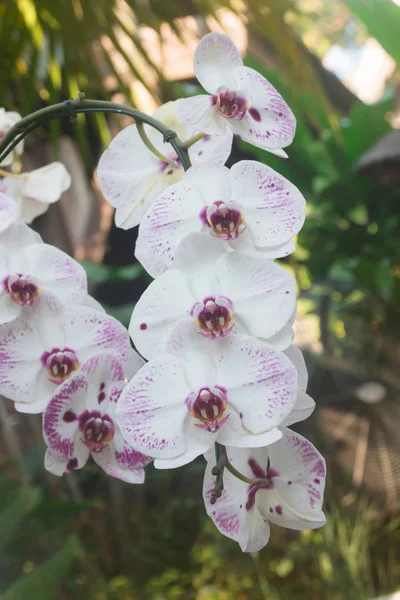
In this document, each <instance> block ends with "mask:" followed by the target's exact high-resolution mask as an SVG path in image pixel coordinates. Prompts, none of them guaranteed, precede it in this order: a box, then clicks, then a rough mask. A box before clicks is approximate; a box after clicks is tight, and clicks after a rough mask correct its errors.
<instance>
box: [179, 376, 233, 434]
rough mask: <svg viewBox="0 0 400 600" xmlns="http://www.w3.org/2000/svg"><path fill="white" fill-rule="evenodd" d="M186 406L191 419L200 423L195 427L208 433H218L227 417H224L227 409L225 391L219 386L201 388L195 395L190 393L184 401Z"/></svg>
mask: <svg viewBox="0 0 400 600" xmlns="http://www.w3.org/2000/svg"><path fill="white" fill-rule="evenodd" d="M186 406H187V407H188V410H189V412H190V414H191V415H192V417H194V418H195V419H198V420H199V421H200V423H195V426H196V427H200V429H204V430H205V431H209V432H210V433H215V432H216V431H218V429H220V428H221V427H222V425H223V424H224V423H225V422H226V420H227V419H228V417H229V415H225V416H224V413H225V411H226V409H227V407H228V399H227V395H226V390H224V389H223V388H221V387H219V386H214V387H212V388H208V387H204V388H201V390H200V391H199V392H198V393H197V394H196V392H192V393H191V394H190V395H189V397H188V398H187V399H186Z"/></svg>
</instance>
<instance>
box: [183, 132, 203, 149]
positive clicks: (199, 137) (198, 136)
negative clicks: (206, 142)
mask: <svg viewBox="0 0 400 600" xmlns="http://www.w3.org/2000/svg"><path fill="white" fill-rule="evenodd" d="M204 137H206V134H205V133H196V135H194V136H193V137H191V138H189V139H188V140H186V142H183V144H182V148H185V149H186V150H187V149H188V148H190V146H193V145H194V144H195V143H196V142H199V141H200V140H202V139H203V138H204Z"/></svg>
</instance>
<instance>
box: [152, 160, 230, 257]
mask: <svg viewBox="0 0 400 600" xmlns="http://www.w3.org/2000/svg"><path fill="white" fill-rule="evenodd" d="M229 193H230V182H229V171H228V169H226V168H225V167H223V166H220V165H209V164H199V165H196V166H194V167H191V168H190V169H189V170H188V171H187V172H186V174H185V176H184V178H183V179H182V181H180V182H179V183H177V184H175V185H173V186H171V187H169V188H168V190H166V191H165V192H164V193H163V194H161V195H160V196H159V197H158V198H157V200H156V201H155V202H154V203H153V204H152V206H151V207H150V208H149V210H148V212H147V213H146V215H145V217H144V219H143V220H142V222H141V224H140V236H141V238H142V240H143V243H144V244H145V245H146V247H147V249H148V250H149V252H151V253H152V254H153V255H154V256H155V257H156V258H157V260H160V261H162V262H163V264H165V265H166V266H168V265H170V264H171V262H172V260H173V258H174V255H175V252H176V248H177V246H178V244H179V242H180V241H181V240H182V239H183V238H184V237H185V236H186V235H188V234H189V233H192V232H201V231H202V230H203V229H208V230H209V229H210V227H209V226H208V225H206V224H205V223H204V217H202V209H203V208H204V206H207V204H212V202H214V201H215V200H226V199H229Z"/></svg>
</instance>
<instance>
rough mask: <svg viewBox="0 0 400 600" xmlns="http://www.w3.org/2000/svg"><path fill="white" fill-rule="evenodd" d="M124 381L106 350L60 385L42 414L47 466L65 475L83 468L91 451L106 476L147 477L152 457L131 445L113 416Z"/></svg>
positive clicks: (116, 362) (117, 363) (141, 479)
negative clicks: (145, 475) (146, 471)
mask: <svg viewBox="0 0 400 600" xmlns="http://www.w3.org/2000/svg"><path fill="white" fill-rule="evenodd" d="M124 386H125V373H124V368H123V365H122V363H121V362H120V361H119V359H118V357H117V356H115V354H108V353H102V354H98V355H95V356H93V357H91V358H89V359H88V361H86V362H85V363H84V364H83V365H82V367H81V368H80V369H79V371H78V372H77V373H74V374H73V375H72V376H71V377H70V378H69V379H67V380H66V381H65V382H64V383H62V384H61V385H60V386H59V387H58V388H56V390H55V392H54V394H53V396H52V398H51V400H50V402H49V404H48V406H47V408H46V411H45V413H44V415H43V435H44V439H45V442H46V444H47V446H48V450H47V453H46V458H45V467H46V469H47V470H48V471H50V472H51V473H53V474H54V475H65V474H67V473H69V472H71V471H73V470H75V469H81V468H82V467H83V466H84V465H85V464H86V462H87V460H88V458H89V456H90V455H91V456H92V458H93V460H94V461H95V462H96V463H97V464H98V465H99V466H100V467H101V468H102V469H103V470H104V471H105V472H106V473H107V474H108V475H111V476H112V477H117V478H118V479H122V481H126V482H127V483H143V482H144V470H143V467H144V466H145V465H147V464H148V463H149V462H150V461H151V460H152V459H151V458H150V457H148V456H144V455H143V454H141V453H140V452H138V451H137V450H135V449H134V448H132V447H130V446H128V444H127V443H126V442H125V440H124V439H123V437H122V435H121V432H120V429H119V427H118V424H117V422H116V419H115V412H116V408H117V403H118V399H119V397H120V395H121V392H122V390H123V388H124Z"/></svg>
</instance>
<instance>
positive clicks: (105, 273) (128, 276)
mask: <svg viewBox="0 0 400 600" xmlns="http://www.w3.org/2000/svg"><path fill="white" fill-rule="evenodd" d="M81 264H82V267H83V268H84V269H85V271H86V274H87V277H88V279H89V281H91V282H93V283H109V282H112V281H121V280H127V281H132V280H134V279H137V278H138V277H139V276H140V275H141V274H142V273H144V270H143V267H142V266H141V265H139V264H133V265H126V266H125V267H114V266H110V265H103V264H98V263H94V262H90V261H83V262H82V263H81Z"/></svg>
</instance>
